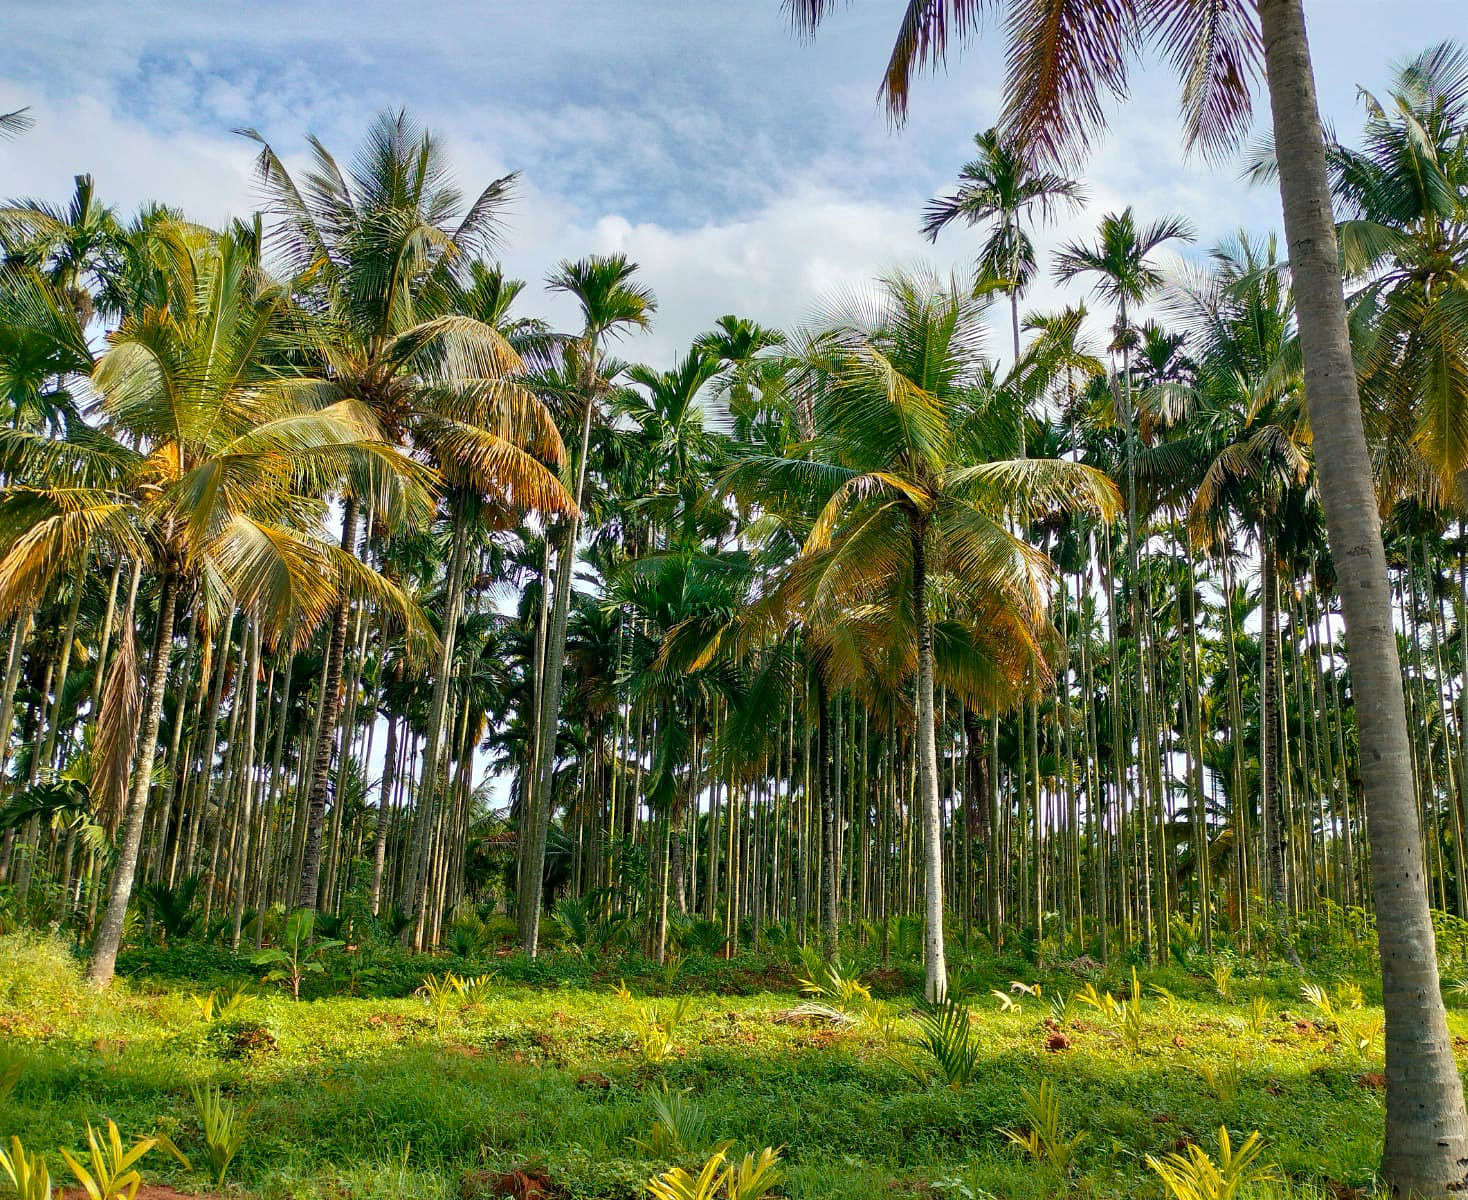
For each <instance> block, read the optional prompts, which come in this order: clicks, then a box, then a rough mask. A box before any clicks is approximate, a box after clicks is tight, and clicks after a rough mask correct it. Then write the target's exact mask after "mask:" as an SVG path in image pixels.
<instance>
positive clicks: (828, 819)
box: [816, 670, 840, 959]
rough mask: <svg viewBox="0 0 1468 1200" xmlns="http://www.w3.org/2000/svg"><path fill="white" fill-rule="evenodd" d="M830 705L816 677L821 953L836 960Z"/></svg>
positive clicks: (834, 810) (836, 936)
mask: <svg viewBox="0 0 1468 1200" xmlns="http://www.w3.org/2000/svg"><path fill="white" fill-rule="evenodd" d="M831 774H832V764H831V704H830V698H829V697H828V696H827V695H826V681H825V679H824V678H822V677H821V675H820V674H819V670H818V672H817V675H816V786H817V787H819V788H820V791H821V800H820V803H821V952H822V953H823V954H824V955H825V956H826V957H827V958H832V959H833V958H835V957H836V952H837V950H838V949H839V938H840V930H839V929H838V927H837V923H836V883H837V854H836V789H835V787H834V786H833V784H832V778H831Z"/></svg>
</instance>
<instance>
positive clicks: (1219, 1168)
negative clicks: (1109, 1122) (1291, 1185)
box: [1147, 1126, 1276, 1200]
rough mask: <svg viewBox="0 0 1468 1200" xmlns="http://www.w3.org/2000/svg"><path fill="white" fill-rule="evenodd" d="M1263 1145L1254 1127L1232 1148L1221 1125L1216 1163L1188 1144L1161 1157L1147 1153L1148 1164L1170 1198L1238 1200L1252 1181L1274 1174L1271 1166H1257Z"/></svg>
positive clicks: (1199, 1148) (1199, 1149)
mask: <svg viewBox="0 0 1468 1200" xmlns="http://www.w3.org/2000/svg"><path fill="white" fill-rule="evenodd" d="M1263 1148H1264V1142H1263V1140H1262V1139H1261V1138H1260V1136H1259V1133H1258V1131H1257V1130H1256V1131H1255V1132H1253V1133H1251V1134H1250V1135H1249V1136H1248V1137H1247V1138H1245V1139H1244V1141H1243V1143H1242V1144H1241V1145H1240V1146H1239V1148H1238V1150H1234V1148H1233V1146H1232V1145H1231V1143H1230V1142H1229V1137H1228V1129H1227V1128H1226V1127H1224V1126H1220V1127H1219V1130H1218V1161H1217V1162H1216V1163H1215V1162H1214V1161H1213V1159H1211V1158H1210V1157H1209V1156H1208V1152H1207V1151H1206V1150H1204V1149H1202V1147H1200V1146H1193V1145H1190V1146H1188V1147H1187V1153H1186V1154H1169V1155H1168V1156H1167V1157H1166V1158H1162V1159H1157V1158H1153V1157H1152V1155H1150V1154H1149V1155H1147V1165H1148V1166H1149V1167H1151V1168H1152V1170H1154V1171H1155V1172H1157V1174H1158V1175H1159V1176H1160V1177H1161V1179H1162V1182H1163V1184H1165V1185H1166V1187H1167V1191H1168V1194H1169V1195H1170V1196H1171V1197H1173V1200H1238V1197H1239V1196H1240V1195H1241V1194H1242V1193H1243V1192H1244V1190H1245V1189H1246V1188H1248V1187H1249V1186H1250V1185H1251V1184H1255V1183H1263V1182H1266V1181H1269V1180H1272V1179H1274V1178H1275V1177H1276V1176H1275V1171H1274V1168H1273V1167H1271V1166H1262V1167H1261V1166H1257V1165H1256V1160H1257V1159H1258V1157H1259V1153H1260V1151H1261V1150H1263Z"/></svg>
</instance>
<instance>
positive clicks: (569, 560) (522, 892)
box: [515, 346, 596, 957]
mask: <svg viewBox="0 0 1468 1200" xmlns="http://www.w3.org/2000/svg"><path fill="white" fill-rule="evenodd" d="M587 357H588V362H587V366H586V378H584V379H583V384H584V392H585V400H586V411H585V413H583V414H582V418H581V445H580V453H579V456H578V458H577V463H576V492H575V496H574V499H575V502H576V511H575V512H574V513H572V514H571V519H570V521H569V522H568V523H567V528H566V534H565V541H564V542H562V543H561V546H560V549H559V550H558V551H557V553H556V593H555V603H554V607H553V609H552V612H551V622H550V630H549V634H548V636H547V638H546V647H545V672H544V674H543V675H542V676H541V686H540V714H539V716H540V720H539V728H538V730H537V732H536V739H535V769H534V771H533V772H532V773H531V774H532V777H533V790H532V792H531V796H530V803H529V804H527V805H526V806H525V808H526V821H525V822H524V825H525V826H526V827H525V828H522V829H521V830H520V847H519V851H520V853H519V863H518V867H519V877H518V879H517V880H516V888H515V892H516V895H515V922H516V925H517V926H518V933H519V937H520V945H521V946H522V947H523V948H524V949H525V951H526V952H527V953H528V954H530V955H531V957H534V956H535V954H536V953H537V952H538V951H539V948H540V909H541V902H542V885H543V882H544V875H545V843H546V838H547V837H548V836H549V835H550V822H551V816H552V811H551V809H552V802H553V799H554V797H553V796H552V782H553V775H554V771H555V761H556V753H555V750H556V728H557V726H558V725H559V724H560V720H561V674H562V669H563V668H564V666H565V661H566V627H567V624H568V622H569V620H570V615H571V584H572V577H573V576H574V574H575V572H576V539H577V537H578V536H579V534H580V532H581V501H582V499H583V493H584V491H585V488H586V458H587V453H588V451H589V450H590V446H591V410H592V407H593V404H594V398H593V394H592V393H593V385H594V383H595V381H596V348H595V346H593V347H592V348H591V349H590V351H588V355H587Z"/></svg>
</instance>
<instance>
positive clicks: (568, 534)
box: [516, 254, 657, 954]
mask: <svg viewBox="0 0 1468 1200" xmlns="http://www.w3.org/2000/svg"><path fill="white" fill-rule="evenodd" d="M636 272H637V264H636V263H634V262H631V261H629V260H628V259H627V257H626V256H625V255H621V254H612V255H607V256H592V257H590V258H584V259H580V260H579V261H576V262H563V263H562V264H561V265H560V267H559V268H558V269H557V270H556V271H555V272H554V273H553V274H552V275H551V277H550V280H549V285H550V288H551V290H552V291H556V292H563V293H565V294H566V295H568V296H570V297H572V298H573V299H574V300H575V301H576V303H577V305H578V306H579V307H580V309H581V332H580V333H579V334H578V335H577V336H576V337H575V338H573V339H570V340H569V342H568V350H567V353H568V358H569V362H570V365H571V367H572V368H573V370H574V374H575V379H574V390H575V393H576V395H575V404H576V407H577V408H579V410H580V412H579V414H578V415H579V417H580V425H581V433H580V437H579V439H578V443H577V451H576V456H575V459H574V461H573V462H572V463H571V465H570V475H571V479H572V481H573V482H572V484H571V487H570V489H569V490H570V492H571V498H572V501H573V505H574V507H573V511H572V512H571V515H570V516H569V518H568V519H567V520H566V521H564V522H563V523H562V527H561V529H560V531H559V540H558V544H557V549H556V575H555V589H554V593H553V599H552V600H551V602H550V608H549V611H548V613H547V617H548V620H547V622H546V638H545V658H544V665H543V669H542V671H541V674H540V686H539V689H538V692H537V696H538V718H537V720H536V723H535V730H536V737H535V758H534V766H533V769H532V771H531V773H530V781H531V788H532V790H531V794H530V797H529V803H528V804H527V805H526V822H525V824H524V826H523V827H522V829H521V831H520V840H519V847H518V854H519V861H518V870H519V874H518V885H517V887H518V894H517V896H516V919H517V923H518V926H519V937H520V944H521V945H522V946H523V947H524V948H525V949H526V950H527V951H529V952H530V953H531V954H535V953H536V951H537V949H538V948H539V943H540V910H541V900H542V897H541V882H542V875H543V873H544V870H545V839H546V837H547V834H548V830H549V828H550V819H551V808H552V798H551V773H552V768H553V766H554V763H555V753H554V750H555V729H556V725H557V723H558V722H559V720H560V714H561V675H562V671H563V669H564V664H565V655H566V626H567V622H568V621H569V619H570V615H571V582H572V578H571V577H572V575H573V573H574V570H575V563H576V554H577V538H578V537H579V536H580V532H581V516H580V510H581V504H582V501H583V499H584V497H585V491H586V471H587V459H588V457H589V454H590V448H591V427H592V423H593V420H594V419H595V415H596V412H597V410H598V408H599V407H600V405H601V403H602V398H603V395H604V393H605V392H606V390H607V382H608V381H607V378H606V376H605V374H604V364H603V360H602V356H603V352H604V348H605V344H606V342H607V340H608V339H609V338H614V337H617V336H620V335H621V334H622V333H624V332H626V331H628V330H631V329H641V328H644V327H645V326H646V325H647V323H648V321H649V320H650V318H651V316H652V314H653V312H654V311H656V308H657V301H656V299H655V298H654V297H653V294H652V292H651V291H649V290H648V289H647V288H646V287H644V286H643V285H642V284H640V283H638V282H636V281H635V279H634V278H633V276H634V275H635V274H636Z"/></svg>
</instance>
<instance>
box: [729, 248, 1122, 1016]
mask: <svg viewBox="0 0 1468 1200" xmlns="http://www.w3.org/2000/svg"><path fill="white" fill-rule="evenodd" d="M984 308H985V304H984V302H983V301H982V300H979V299H975V298H973V297H972V296H971V295H969V294H968V293H967V291H966V290H965V289H961V288H959V287H958V285H957V284H955V283H954V282H952V281H946V282H945V281H941V280H938V279H936V278H934V277H931V276H926V275H897V276H893V277H890V278H888V279H887V280H885V281H884V282H883V285H882V289H881V291H880V293H879V295H877V296H876V297H874V298H873V300H872V301H871V302H870V303H869V304H865V305H859V306H858V307H857V308H856V309H855V310H854V311H847V312H838V313H836V314H833V317H832V319H831V320H829V321H828V322H827V324H826V326H825V327H824V328H822V329H821V330H819V331H818V332H817V333H816V334H815V335H814V336H813V337H812V338H811V339H810V340H809V342H808V344H807V346H806V348H805V352H804V354H803V355H802V360H803V361H801V362H800V363H799V365H798V366H797V368H796V369H797V370H798V372H799V373H800V375H801V376H802V377H803V378H802V380H801V381H800V382H798V383H797V384H796V385H795V386H796V387H797V388H800V389H804V390H805V391H806V392H807V393H808V396H809V401H810V411H811V415H812V434H811V436H810V437H809V438H808V439H807V440H806V449H805V451H804V454H803V456H802V457H800V458H794V457H791V458H783V459H773V458H768V457H764V456H756V457H752V458H749V459H746V460H745V461H744V462H742V463H741V464H740V465H739V466H738V467H737V468H736V470H735V472H733V473H732V474H731V477H730V486H732V487H733V488H734V489H735V490H741V489H742V490H744V491H745V492H746V493H748V494H754V495H757V494H758V492H759V491H761V490H768V489H777V490H789V489H791V488H800V489H804V490H806V491H807V492H810V493H813V494H814V495H813V498H815V499H816V500H817V514H816V516H815V519H814V521H813V522H812V524H811V526H810V529H809V532H808V533H807V535H806V538H805V541H804V545H803V546H802V548H801V552H800V556H799V558H798V559H797V560H796V563H795V564H794V568H793V571H792V574H791V576H790V579H789V582H788V583H787V584H786V585H785V586H784V587H783V588H782V589H781V590H782V591H783V593H784V595H785V596H786V597H788V599H789V602H790V603H791V604H792V605H794V606H798V608H799V609H800V610H801V611H802V620H803V621H804V623H805V624H806V626H807V628H808V629H812V630H815V631H820V630H832V631H834V630H839V629H842V628H859V627H861V625H862V623H863V621H864V622H865V625H866V627H867V628H868V629H870V630H871V631H872V633H873V634H874V636H875V642H874V644H873V645H870V646H868V647H867V648H866V652H865V653H858V654H857V655H856V656H855V657H857V658H861V659H871V658H875V657H878V655H879V654H883V655H885V656H886V657H888V658H889V659H895V660H896V661H897V662H899V663H901V664H903V665H904V666H905V667H906V668H908V669H907V670H905V671H904V672H903V674H904V676H905V678H904V680H903V682H904V684H906V683H911V684H912V686H913V687H914V689H915V694H916V699H915V704H914V710H915V720H914V725H913V737H914V745H915V754H916V759H917V768H918V779H917V787H918V809H919V813H920V817H919V819H920V821H921V826H922V830H923V854H924V878H925V890H924V904H925V922H924V926H925V932H924V979H925V982H924V990H925V993H926V995H927V996H928V998H929V999H930V1000H939V999H941V998H942V997H943V996H944V995H945V994H946V990H947V985H948V981H947V964H946V956H945V945H944V932H943V847H942V837H943V825H942V807H941V803H940V799H939V791H938V764H937V744H936V716H935V709H934V686H935V658H934V631H935V618H939V617H941V618H943V619H944V622H943V623H944V624H945V626H946V625H947V624H948V622H949V621H952V622H956V623H957V624H958V626H959V627H960V628H967V629H970V630H973V629H978V630H983V629H992V630H995V631H1000V630H1002V631H1003V632H1004V633H1005V634H1008V635H1010V636H1008V637H1001V638H999V639H996V640H997V641H998V642H999V643H1000V644H997V645H996V644H990V645H988V646H983V647H979V648H978V650H979V652H977V653H974V654H972V655H971V656H970V657H969V658H968V659H967V660H965V661H964V662H963V669H964V670H966V671H967V673H968V674H969V676H970V678H969V680H968V681H966V682H967V686H968V687H969V688H976V689H982V690H987V691H989V692H991V693H994V692H999V693H1003V694H1006V695H1007V696H1008V697H1009V698H1011V699H1013V698H1016V697H1018V696H1019V695H1021V694H1022V689H1023V687H1024V686H1026V685H1027V684H1032V683H1033V680H1034V671H1035V667H1036V665H1037V664H1038V663H1040V662H1041V661H1042V657H1041V655H1040V653H1039V644H1040V642H1041V641H1042V640H1043V635H1044V631H1045V629H1046V628H1047V626H1048V622H1047V617H1046V614H1045V609H1046V605H1047V598H1048V597H1047V586H1048V569H1049V564H1048V560H1047V559H1046V558H1045V556H1044V555H1043V554H1042V553H1041V552H1039V551H1038V550H1036V549H1034V548H1033V547H1030V546H1028V545H1027V544H1025V543H1024V542H1023V541H1022V540H1021V539H1019V538H1018V537H1017V536H1015V534H1013V533H1011V532H1010V530H1009V529H1008V528H1007V527H1006V522H1007V520H1016V521H1022V520H1028V519H1031V518H1034V517H1036V516H1039V515H1041V514H1043V513H1048V512H1056V511H1070V510H1082V509H1084V510H1090V511H1092V512H1095V513H1097V514H1098V515H1101V516H1106V517H1109V516H1111V515H1113V514H1114V513H1115V510H1116V506H1117V496H1116V489H1115V486H1114V485H1113V484H1112V483H1111V481H1110V480H1109V479H1108V478H1107V477H1106V476H1105V475H1103V474H1102V473H1100V472H1099V471H1096V470H1094V469H1093V468H1091V467H1087V466H1083V465H1081V464H1078V463H1072V462H1069V461H1063V460H1054V459H1022V458H1021V459H996V460H992V461H984V460H983V459H982V457H981V456H979V455H976V454H975V453H974V450H975V446H974V445H973V444H972V442H968V443H967V444H966V439H965V437H964V430H965V426H966V424H967V417H968V416H969V414H970V412H971V410H972V407H973V406H974V405H975V403H976V402H977V399H978V396H977V393H978V391H979V385H980V383H981V381H982V380H984V379H986V378H987V376H988V372H987V370H986V367H987V364H986V363H985V362H984V361H983V359H982V354H981V348H982V339H983V334H984ZM760 480H762V481H763V482H762V483H761V482H758V481H760ZM873 618H875V619H873ZM817 636H819V633H817ZM984 650H987V651H988V654H985V653H983V652H982V651H984Z"/></svg>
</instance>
